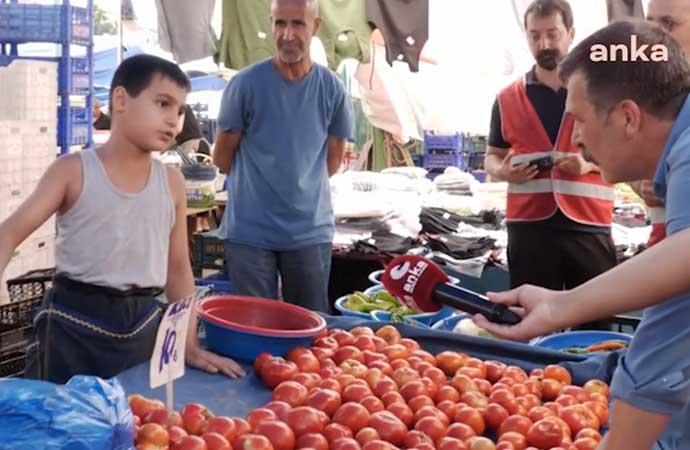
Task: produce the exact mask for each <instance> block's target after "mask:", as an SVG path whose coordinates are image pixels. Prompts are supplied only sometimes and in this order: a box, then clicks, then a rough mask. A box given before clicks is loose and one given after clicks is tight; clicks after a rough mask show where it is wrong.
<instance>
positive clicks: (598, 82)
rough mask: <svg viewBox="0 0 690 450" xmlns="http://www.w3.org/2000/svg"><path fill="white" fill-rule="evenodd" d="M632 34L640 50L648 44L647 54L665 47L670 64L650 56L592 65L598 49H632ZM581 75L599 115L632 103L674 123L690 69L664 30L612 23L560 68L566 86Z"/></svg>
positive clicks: (638, 22) (640, 23)
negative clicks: (623, 102)
mask: <svg viewBox="0 0 690 450" xmlns="http://www.w3.org/2000/svg"><path fill="white" fill-rule="evenodd" d="M633 35H634V36H636V39H637V48H638V49H639V48H641V47H642V46H643V45H648V51H647V54H648V55H651V52H652V51H654V45H656V44H660V45H663V46H665V48H666V49H668V61H654V60H653V59H652V58H651V57H650V58H649V60H641V59H638V60H636V61H630V60H629V59H630V58H628V61H625V60H622V59H623V58H620V57H619V58H608V59H607V60H606V61H599V62H597V61H592V59H593V58H591V51H592V47H593V46H594V45H597V44H599V45H603V46H605V47H606V48H607V49H611V45H620V44H621V43H624V45H626V46H630V42H631V36H633ZM598 48H601V47H598ZM595 59H596V58H595ZM613 59H615V60H613ZM578 71H579V72H581V73H582V74H583V75H584V78H585V83H586V90H587V96H588V98H589V101H590V102H591V103H592V104H593V105H594V108H595V109H596V111H597V113H599V114H600V115H605V114H606V113H607V112H608V111H609V110H610V109H611V108H612V107H613V106H614V105H616V104H617V103H619V102H621V101H623V100H626V99H630V100H633V101H634V102H635V103H637V104H638V105H639V106H640V107H641V108H642V109H644V110H645V111H646V112H648V113H649V114H652V115H654V116H657V117H659V118H675V117H676V115H677V114H678V111H679V110H680V108H681V106H682V104H683V101H684V100H685V97H686V96H687V95H688V93H690V64H689V63H688V60H687V59H686V56H685V53H683V49H682V47H681V46H680V45H679V44H678V43H677V42H676V41H675V40H674V39H673V38H672V37H671V36H670V35H668V34H667V33H666V32H664V30H663V29H662V28H661V27H659V26H657V25H656V24H653V23H651V22H649V21H644V20H635V19H633V20H624V21H617V22H613V23H611V24H609V25H608V26H606V27H604V28H602V29H600V30H599V31H597V32H595V33H594V34H592V35H590V36H589V37H587V38H585V39H584V40H583V41H582V42H580V43H579V44H578V45H577V46H576V47H575V48H574V49H573V50H572V51H571V52H570V53H569V54H568V55H567V56H566V58H565V60H564V61H563V62H562V63H561V65H560V67H559V76H560V78H561V81H562V82H563V83H564V84H565V83H567V81H568V78H570V77H571V76H572V75H573V74H574V73H575V72H578Z"/></svg>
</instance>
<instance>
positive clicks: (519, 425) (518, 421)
mask: <svg viewBox="0 0 690 450" xmlns="http://www.w3.org/2000/svg"><path fill="white" fill-rule="evenodd" d="M532 425H533V424H532V421H531V420H529V419H528V418H527V417H524V416H518V415H512V416H510V417H508V418H507V419H506V420H504V421H503V423H502V424H501V425H500V426H499V427H498V436H499V437H500V436H502V435H503V434H505V433H507V432H509V431H517V432H518V433H520V434H522V435H523V436H527V433H528V432H529V429H530V427H531V426H532Z"/></svg>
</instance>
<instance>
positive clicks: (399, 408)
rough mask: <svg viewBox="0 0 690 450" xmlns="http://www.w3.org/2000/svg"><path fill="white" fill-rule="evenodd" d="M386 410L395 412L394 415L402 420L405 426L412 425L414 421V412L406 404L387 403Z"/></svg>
mask: <svg viewBox="0 0 690 450" xmlns="http://www.w3.org/2000/svg"><path fill="white" fill-rule="evenodd" d="M386 410H388V411H390V412H392V413H393V414H395V416H396V417H397V418H398V419H400V420H401V421H402V423H404V424H405V426H406V427H408V428H409V427H410V426H412V424H413V423H414V417H415V416H414V413H413V412H412V410H411V409H410V407H409V406H407V405H406V404H404V403H393V404H390V405H388V407H387V408H386ZM373 412H378V411H373Z"/></svg>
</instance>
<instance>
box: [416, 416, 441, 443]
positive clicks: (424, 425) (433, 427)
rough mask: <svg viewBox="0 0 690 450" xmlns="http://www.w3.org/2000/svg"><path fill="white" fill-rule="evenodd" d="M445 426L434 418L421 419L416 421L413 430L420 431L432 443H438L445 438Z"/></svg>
mask: <svg viewBox="0 0 690 450" xmlns="http://www.w3.org/2000/svg"><path fill="white" fill-rule="evenodd" d="M447 426H448V425H447V424H444V423H443V422H441V421H440V420H438V419H437V418H436V417H422V418H421V419H419V421H417V423H416V424H415V426H414V429H415V430H417V431H421V432H422V433H424V434H426V435H427V436H429V437H430V438H431V440H432V441H434V442H438V441H439V440H441V439H442V438H444V437H446V434H447V433H448V428H447Z"/></svg>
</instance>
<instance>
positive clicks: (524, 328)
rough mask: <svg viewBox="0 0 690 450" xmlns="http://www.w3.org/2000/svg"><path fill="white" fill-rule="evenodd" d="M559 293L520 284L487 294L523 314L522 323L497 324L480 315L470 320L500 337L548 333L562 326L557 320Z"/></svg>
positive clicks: (494, 300) (527, 337)
mask: <svg viewBox="0 0 690 450" xmlns="http://www.w3.org/2000/svg"><path fill="white" fill-rule="evenodd" d="M560 292H561V291H552V290H549V289H544V288H540V287H537V286H531V285H523V286H520V287H518V288H516V289H513V290H511V291H507V292H501V293H487V296H488V297H489V300H491V301H492V302H494V303H500V304H503V305H506V306H508V307H510V308H511V309H513V310H514V311H515V312H517V313H518V314H519V315H520V316H522V317H523V319H522V322H520V323H519V324H517V325H513V326H507V325H498V324H495V323H492V322H489V321H488V320H487V319H486V318H485V317H484V316H482V315H481V314H477V315H475V316H474V318H473V319H474V322H475V323H476V324H477V326H479V327H480V328H484V329H485V330H486V331H488V332H489V333H491V334H493V335H494V336H496V337H499V338H505V339H512V340H524V339H531V338H534V337H537V336H542V335H545V334H549V333H552V332H554V331H558V330H560V329H562V328H564V326H563V324H561V323H559V321H558V320H557V318H558V317H560V314H559V308H558V301H559V299H560V297H559V295H560Z"/></svg>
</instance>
